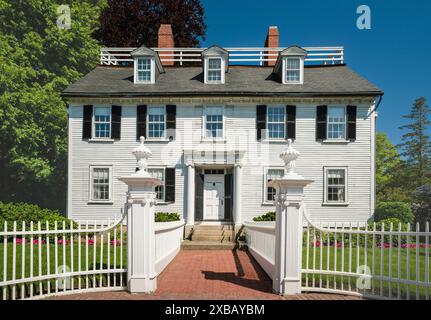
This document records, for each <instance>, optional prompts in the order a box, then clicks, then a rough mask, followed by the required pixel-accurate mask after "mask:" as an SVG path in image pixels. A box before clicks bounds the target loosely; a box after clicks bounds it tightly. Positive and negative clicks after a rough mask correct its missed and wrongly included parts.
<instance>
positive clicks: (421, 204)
mask: <svg viewBox="0 0 431 320" xmlns="http://www.w3.org/2000/svg"><path fill="white" fill-rule="evenodd" d="M413 199H414V201H413V212H414V214H415V218H416V221H417V222H421V223H423V222H428V223H431V184H428V185H423V186H420V187H418V188H417V189H416V190H415V192H413Z"/></svg>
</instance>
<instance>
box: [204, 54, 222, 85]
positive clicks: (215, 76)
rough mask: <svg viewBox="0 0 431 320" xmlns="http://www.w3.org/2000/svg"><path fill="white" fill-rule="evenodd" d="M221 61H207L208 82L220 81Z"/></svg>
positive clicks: (213, 59) (215, 59) (214, 59)
mask: <svg viewBox="0 0 431 320" xmlns="http://www.w3.org/2000/svg"><path fill="white" fill-rule="evenodd" d="M221 69H222V68H221V59H220V58H209V59H208V69H207V72H208V81H221V71H222V70H221Z"/></svg>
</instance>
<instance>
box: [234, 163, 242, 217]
mask: <svg viewBox="0 0 431 320" xmlns="http://www.w3.org/2000/svg"><path fill="white" fill-rule="evenodd" d="M241 180H242V166H241V164H238V163H237V164H235V177H234V191H233V194H234V200H233V207H234V210H233V222H234V225H240V224H241V221H242V217H241V197H242V194H241V185H242V181H241Z"/></svg>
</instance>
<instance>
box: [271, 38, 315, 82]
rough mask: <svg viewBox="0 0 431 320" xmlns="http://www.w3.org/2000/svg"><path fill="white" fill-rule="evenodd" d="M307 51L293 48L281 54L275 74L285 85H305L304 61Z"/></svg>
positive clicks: (296, 47)
mask: <svg viewBox="0 0 431 320" xmlns="http://www.w3.org/2000/svg"><path fill="white" fill-rule="evenodd" d="M306 55H307V51H305V50H304V49H302V48H300V47H298V46H292V47H289V48H287V49H284V50H283V51H282V52H280V55H279V56H278V59H277V62H276V64H275V67H274V73H276V74H278V75H279V76H280V78H281V82H282V83H283V84H303V83H304V60H305V56H306Z"/></svg>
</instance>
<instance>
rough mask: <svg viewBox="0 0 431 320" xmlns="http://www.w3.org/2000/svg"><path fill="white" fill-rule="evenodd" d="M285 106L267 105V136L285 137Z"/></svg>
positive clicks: (274, 137) (273, 137)
mask: <svg viewBox="0 0 431 320" xmlns="http://www.w3.org/2000/svg"><path fill="white" fill-rule="evenodd" d="M285 130H286V122H285V108H284V107H268V138H269V139H285Z"/></svg>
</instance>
